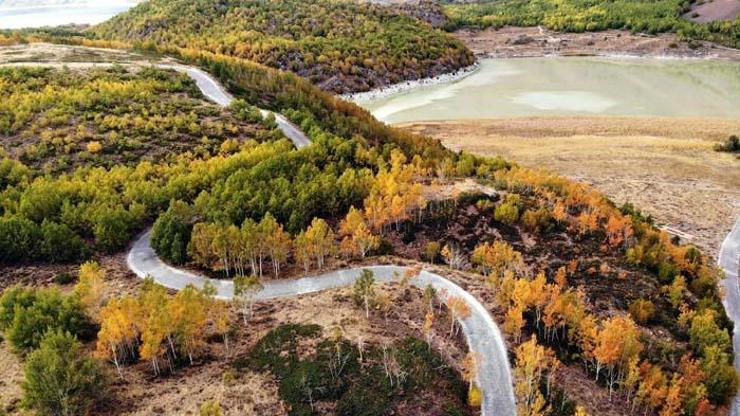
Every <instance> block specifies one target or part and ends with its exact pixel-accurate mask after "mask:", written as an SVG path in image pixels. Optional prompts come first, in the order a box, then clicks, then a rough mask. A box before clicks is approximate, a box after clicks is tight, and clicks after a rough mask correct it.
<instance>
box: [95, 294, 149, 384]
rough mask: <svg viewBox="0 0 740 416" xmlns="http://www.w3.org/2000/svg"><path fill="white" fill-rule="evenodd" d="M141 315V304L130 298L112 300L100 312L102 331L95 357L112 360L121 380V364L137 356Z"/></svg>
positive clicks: (99, 334)
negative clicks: (138, 323)
mask: <svg viewBox="0 0 740 416" xmlns="http://www.w3.org/2000/svg"><path fill="white" fill-rule="evenodd" d="M140 315H141V308H140V306H139V302H138V301H137V300H136V299H134V298H132V297H130V296H126V297H123V298H121V299H115V298H114V299H111V300H110V302H108V303H107V304H106V305H105V306H104V307H103V308H102V309H101V310H100V331H98V336H97V343H96V349H95V355H96V356H97V357H98V358H100V359H105V360H111V361H112V362H113V364H114V365H115V366H116V371H117V372H118V376H119V377H121V378H123V373H122V371H121V363H122V362H123V361H125V360H126V359H127V358H130V357H135V356H136V352H137V347H138V338H139V331H138V328H137V322H140V317H141V316H140Z"/></svg>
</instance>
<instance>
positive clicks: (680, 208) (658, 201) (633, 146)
mask: <svg viewBox="0 0 740 416" xmlns="http://www.w3.org/2000/svg"><path fill="white" fill-rule="evenodd" d="M404 127H406V128H407V129H409V130H411V131H414V132H417V133H423V134H428V135H431V136H433V137H436V138H439V139H441V140H442V141H443V142H444V144H445V145H446V146H448V147H450V148H452V149H455V150H460V149H465V150H467V151H471V152H474V153H478V154H483V155H489V156H493V155H501V156H503V157H505V158H507V159H509V160H514V161H516V162H518V163H520V164H521V165H523V166H528V167H534V168H545V169H548V170H552V171H554V172H557V173H560V174H562V175H565V176H568V177H571V178H574V179H579V180H583V181H586V182H590V183H592V184H593V185H595V186H596V188H598V189H599V190H600V191H602V192H604V193H605V194H606V195H608V196H609V197H610V198H612V199H613V200H614V201H615V202H617V203H618V204H621V203H624V202H632V203H633V204H635V206H636V207H638V208H640V209H641V210H643V211H644V212H647V213H649V214H652V215H653V216H654V217H655V218H656V220H657V223H658V224H660V225H662V226H664V227H667V228H668V230H669V231H672V232H673V233H674V234H677V235H679V236H681V237H682V238H683V239H684V240H686V241H688V242H691V243H695V244H697V245H698V246H700V247H701V248H703V249H705V250H706V252H707V254H708V255H710V256H714V255H715V254H716V252H717V250H718V249H719V246H720V244H721V242H722V239H723V238H724V236H725V235H726V233H727V232H728V230H729V229H730V228H731V226H732V224H733V222H734V219H735V218H737V217H738V215H740V160H738V159H737V158H735V157H734V156H732V155H730V154H726V153H720V152H715V151H714V150H713V149H712V147H713V145H714V144H715V143H717V142H719V141H720V140H723V139H725V138H726V137H727V136H728V135H730V134H737V132H740V120H727V119H690V118H637V117H555V118H518V119H502V120H479V121H459V122H428V123H417V124H410V125H404Z"/></svg>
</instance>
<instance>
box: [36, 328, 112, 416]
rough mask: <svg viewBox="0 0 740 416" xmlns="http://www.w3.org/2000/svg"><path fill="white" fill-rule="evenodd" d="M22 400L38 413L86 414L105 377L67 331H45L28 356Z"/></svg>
mask: <svg viewBox="0 0 740 416" xmlns="http://www.w3.org/2000/svg"><path fill="white" fill-rule="evenodd" d="M25 375H26V380H25V381H24V382H23V384H22V387H23V393H24V397H23V401H24V404H25V405H26V406H28V407H30V408H33V409H35V410H36V411H37V412H38V413H39V414H44V415H86V414H90V411H91V410H92V408H93V406H94V405H95V403H96V402H97V401H98V400H99V399H100V398H101V396H102V394H101V392H103V391H104V386H105V384H106V377H105V376H104V374H103V372H102V370H101V368H100V367H99V366H98V364H97V362H96V361H95V360H93V359H91V358H89V357H86V356H85V354H84V352H83V351H82V345H81V344H80V343H79V342H78V341H77V340H76V339H75V338H74V337H73V336H72V335H71V334H70V333H68V332H62V331H53V332H47V333H46V334H45V335H44V337H43V339H42V340H41V343H40V346H39V349H37V350H36V351H34V352H32V353H31V354H29V355H28V358H27V360H26V366H25Z"/></svg>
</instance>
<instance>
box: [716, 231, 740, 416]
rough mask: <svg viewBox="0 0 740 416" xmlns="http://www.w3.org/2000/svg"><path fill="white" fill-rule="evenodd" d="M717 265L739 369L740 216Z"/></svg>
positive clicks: (736, 403) (739, 400)
mask: <svg viewBox="0 0 740 416" xmlns="http://www.w3.org/2000/svg"><path fill="white" fill-rule="evenodd" d="M717 262H718V263H719V267H720V268H722V270H724V272H725V279H724V280H722V285H723V287H724V291H725V296H724V299H722V304H723V305H724V306H725V311H726V312H727V316H729V317H730V319H732V322H733V323H734V324H735V328H734V330H733V333H732V347H733V349H734V350H735V369H736V370H738V371H740V286H738V272H739V271H740V218H738V219H736V220H735V225H734V226H733V227H732V231H730V233H729V234H727V237H726V238H725V241H724V242H723V243H722V247H721V248H720V249H719V258H718V260H717ZM730 414H731V415H732V416H739V415H740V394H736V395H735V399H733V401H732V407H731V410H730Z"/></svg>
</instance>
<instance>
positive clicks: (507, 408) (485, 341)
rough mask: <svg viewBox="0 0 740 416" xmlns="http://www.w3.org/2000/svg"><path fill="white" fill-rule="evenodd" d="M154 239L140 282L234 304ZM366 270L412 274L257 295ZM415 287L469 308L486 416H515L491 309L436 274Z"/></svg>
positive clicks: (223, 289)
mask: <svg viewBox="0 0 740 416" xmlns="http://www.w3.org/2000/svg"><path fill="white" fill-rule="evenodd" d="M150 239H151V230H149V231H146V232H145V233H144V234H142V235H141V236H140V237H139V238H138V239H137V240H136V242H135V243H134V244H133V247H132V248H131V250H130V251H129V253H128V256H127V258H126V262H127V263H128V267H129V268H130V269H131V270H132V271H133V272H134V273H136V275H138V276H139V277H141V278H145V277H151V278H153V279H154V281H155V282H157V283H158V284H160V285H162V286H164V287H167V288H170V289H175V290H180V289H183V288H184V287H185V286H187V285H193V286H196V287H199V288H201V287H203V285H204V284H205V283H206V282H210V283H211V284H212V285H213V286H214V287H215V288H216V291H217V296H218V297H219V298H221V299H230V298H231V297H232V296H233V293H234V286H233V284H232V282H231V281H227V280H217V279H209V278H207V277H203V276H200V275H197V274H193V273H189V272H187V271H183V270H179V269H176V268H174V267H171V266H168V265H167V264H165V263H164V262H163V261H162V260H160V259H159V257H157V254H156V253H155V252H154V249H152V247H151V245H150ZM363 269H367V270H371V271H372V272H373V274H374V277H375V280H376V281H378V282H383V283H389V282H394V281H398V280H399V279H400V277H401V276H403V274H404V272H405V271H406V270H407V268H405V267H400V266H389V265H378V266H369V267H363V268H352V269H344V270H337V271H332V272H328V273H324V274H321V275H317V276H312V277H303V278H300V279H293V280H276V281H268V282H264V284H263V289H262V291H260V292H259V293H257V295H256V298H257V299H259V300H265V299H273V298H279V297H288V296H296V295H302V294H306V293H313V292H318V291H322V290H326V289H333V288H339V287H346V286H351V285H352V284H353V283H354V281H355V279H356V278H357V277H358V276H359V275H360V273H361V272H362V270H363ZM411 284H413V285H414V286H416V287H419V288H422V289H423V288H425V287H426V286H427V285H432V287H434V288H435V289H436V290H437V293H439V294H440V295H441V297H442V298H443V300H445V301H446V300H447V299H449V298H451V297H457V298H462V299H464V300H465V302H467V304H468V305H469V306H470V310H471V314H470V316H469V317H468V318H466V319H461V320H460V325H461V327H462V330H463V333H464V334H465V338H466V339H467V342H468V346H469V348H470V350H471V351H475V352H476V353H478V355H479V356H480V358H479V360H480V361H479V363H478V364H479V368H478V374H477V382H478V385H479V386H480V388H481V391H482V392H483V403H482V406H481V414H482V415H483V416H493V415H495V416H509V415H515V414H516V403H515V400H514V391H513V387H512V379H511V372H510V370H509V369H510V367H509V361H508V357H507V355H506V346H505V344H504V340H503V336H502V335H501V331H499V329H498V327H497V326H496V323H495V322H494V321H493V319H492V318H491V315H490V314H489V313H488V311H487V310H486V308H485V307H484V306H483V305H482V304H481V303H480V302H479V301H478V300H477V299H476V298H475V297H474V296H473V295H471V294H470V293H468V292H467V291H465V290H464V289H462V288H461V287H460V286H458V285H456V284H454V283H452V282H451V281H449V280H447V279H445V278H444V277H442V276H440V275H438V274H435V273H430V272H427V271H422V272H421V273H419V275H418V276H417V277H414V278H413V279H411Z"/></svg>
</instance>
